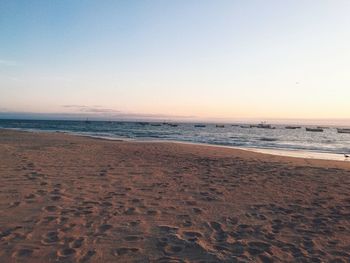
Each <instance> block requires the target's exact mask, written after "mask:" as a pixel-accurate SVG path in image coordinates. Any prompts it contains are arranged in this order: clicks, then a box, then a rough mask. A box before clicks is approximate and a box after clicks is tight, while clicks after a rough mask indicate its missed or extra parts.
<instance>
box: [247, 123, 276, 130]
mask: <svg viewBox="0 0 350 263" xmlns="http://www.w3.org/2000/svg"><path fill="white" fill-rule="evenodd" d="M250 128H259V129H275V128H276V127H272V126H271V125H270V124H266V123H265V122H262V123H259V124H258V125H250Z"/></svg>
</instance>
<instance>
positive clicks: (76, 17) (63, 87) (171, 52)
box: [0, 0, 350, 120]
mask: <svg viewBox="0 0 350 263" xmlns="http://www.w3.org/2000/svg"><path fill="white" fill-rule="evenodd" d="M349 14H350V1H347V0H346V1H345V0H344V1H341V0H329V1H321V0H320V1H297V0H294V1H279V0H275V1H268V0H266V1H245V0H241V1H233V0H232V1H223V0H218V1H214V0H213V1H199V0H197V1H189V0H186V1H180V0H179V1H72V0H70V1H62V0H59V1H49V0H46V1H35V0H34V1H15V0H8V1H7V0H2V1H1V2H0V32H1V33H0V111H2V112H31V113H33V112H41V113H70V112H72V113H79V112H84V113H91V114H94V113H95V114H102V113H105V114H107V113H108V114H110V115H113V114H114V115H116V116H117V115H118V114H131V115H135V116H137V115H138V114H140V115H150V116H153V115H154V116H156V115H162V116H163V115H164V116H178V117H184V118H186V117H189V116H196V117H198V118H202V119H213V118H222V119H227V120H229V119H236V118H242V119H244V118H266V119H268V118H348V117H349V113H350V103H349V100H350V74H349V72H350V50H349V47H350V30H349V28H350V15H349Z"/></svg>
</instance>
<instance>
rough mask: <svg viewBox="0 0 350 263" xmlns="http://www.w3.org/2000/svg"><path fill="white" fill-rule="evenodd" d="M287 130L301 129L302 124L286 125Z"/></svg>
mask: <svg viewBox="0 0 350 263" xmlns="http://www.w3.org/2000/svg"><path fill="white" fill-rule="evenodd" d="M285 128H286V129H287V130H295V129H300V128H301V127H300V126H286V127H285Z"/></svg>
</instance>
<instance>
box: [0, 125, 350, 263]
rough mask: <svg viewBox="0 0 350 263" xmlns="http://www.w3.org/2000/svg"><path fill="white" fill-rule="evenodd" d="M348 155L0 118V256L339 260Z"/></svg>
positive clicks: (348, 209)
mask: <svg viewBox="0 0 350 263" xmlns="http://www.w3.org/2000/svg"><path fill="white" fill-rule="evenodd" d="M349 251H350V162H346V161H343V162H341V161H327V160H311V159H301V158H299V159H298V158H290V157H282V156H273V155H265V154H261V153H255V152H249V151H243V150H235V149H226V148H222V147H220V148H219V147H209V146H201V145H187V144H180V143H162V142H144V143H140V142H123V141H107V140H101V139H93V138H87V137H79V136H72V135H68V134H63V133H30V132H19V131H9V130H0V261H1V262H264V263H266V262H349V258H350V252H349Z"/></svg>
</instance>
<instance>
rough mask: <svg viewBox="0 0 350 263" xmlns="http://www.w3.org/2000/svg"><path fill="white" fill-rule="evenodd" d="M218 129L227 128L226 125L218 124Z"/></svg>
mask: <svg viewBox="0 0 350 263" xmlns="http://www.w3.org/2000/svg"><path fill="white" fill-rule="evenodd" d="M216 128H225V125H221V124H216Z"/></svg>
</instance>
